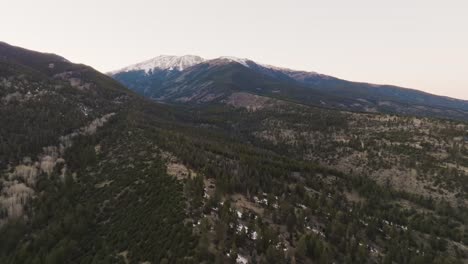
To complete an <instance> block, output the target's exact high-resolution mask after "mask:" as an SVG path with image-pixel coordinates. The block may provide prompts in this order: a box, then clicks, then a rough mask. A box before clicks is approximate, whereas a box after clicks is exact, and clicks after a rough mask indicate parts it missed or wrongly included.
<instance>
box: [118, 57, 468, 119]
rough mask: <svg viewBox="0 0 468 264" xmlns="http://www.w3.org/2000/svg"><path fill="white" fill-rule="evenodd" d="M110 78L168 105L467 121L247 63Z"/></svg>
mask: <svg viewBox="0 0 468 264" xmlns="http://www.w3.org/2000/svg"><path fill="white" fill-rule="evenodd" d="M111 76H112V77H113V78H115V79H116V80H118V81H120V82H122V83H123V84H124V85H126V86H128V87H129V88H131V89H132V90H134V91H136V92H138V93H140V94H142V95H144V96H147V97H150V98H154V99H157V100H162V101H167V102H180V101H183V102H193V103H207V102H219V101H220V100H221V101H222V100H224V99H226V98H227V97H229V96H230V95H231V94H232V92H235V91H244V92H248V93H251V94H254V95H265V96H269V97H274V98H281V99H284V100H292V101H295V102H298V103H302V104H306V105H315V106H322V107H327V108H335V109H342V110H351V111H358V112H385V113H395V114H406V115H420V116H436V117H443V118H455V119H463V120H466V119H467V118H468V102H467V101H463V100H458V99H452V98H447V97H442V96H436V95H432V94H428V93H424V92H421V91H417V90H412V89H405V88H400V87H396V86H390V85H373V84H368V83H357V82H350V81H345V80H341V79H338V78H335V77H331V76H327V75H322V74H318V73H313V72H304V71H295V70H291V69H285V68H279V67H274V66H269V65H263V64H259V63H256V62H254V61H251V60H248V59H237V58H231V57H221V58H218V59H214V60H208V61H203V60H200V62H198V63H195V64H193V65H192V66H190V67H186V68H183V70H177V71H172V70H167V69H162V70H161V69H158V68H156V69H155V70H154V72H149V71H147V70H138V69H135V70H130V69H129V70H125V71H116V72H113V73H111Z"/></svg>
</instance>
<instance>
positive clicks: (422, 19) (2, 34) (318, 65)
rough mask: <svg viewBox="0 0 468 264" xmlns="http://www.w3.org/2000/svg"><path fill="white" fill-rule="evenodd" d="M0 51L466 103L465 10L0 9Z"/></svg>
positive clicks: (314, 6)
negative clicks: (373, 87)
mask: <svg viewBox="0 0 468 264" xmlns="http://www.w3.org/2000/svg"><path fill="white" fill-rule="evenodd" d="M0 6H2V12H1V15H0V41H4V42H7V43H9V44H12V45H16V46H21V47H24V48H28V49H33V50H38V51H44V52H51V53H56V54H59V55H61V56H64V57H66V58H67V59H69V60H71V61H73V62H77V63H84V64H88V65H90V66H93V67H94V68H96V69H97V70H100V71H103V72H107V71H111V70H115V69H119V68H122V67H124V66H127V65H129V64H134V63H137V62H140V61H143V60H147V59H150V58H153V57H155V56H158V55H162V54H164V55H186V54H193V55H199V56H202V57H204V58H208V59H210V58H216V57H219V56H236V57H240V58H249V59H252V60H254V61H257V62H260V63H265V64H271V65H275V66H282V67H288V68H292V69H298V70H307V71H315V72H319V73H323V74H328V75H332V76H336V77H339V78H343V79H347V80H352V81H363V82H370V83H376V84H394V85H399V86H403V87H409V88H415V89H419V90H423V91H427V92H430V93H435V94H439V95H446V96H451V97H456V98H461V99H468V15H467V14H468V1H467V0H444V1H440V0H385V1H384V0H353V1H350V0H327V1H325V0H322V1H318V0H285V1H277V0H185V1H182V0H168V1H162V0H131V1H130V0H112V1H110V0H99V1H98V0H80V1H71V0H41V1H35V0H29V1H25V0H15V1H10V0H0Z"/></svg>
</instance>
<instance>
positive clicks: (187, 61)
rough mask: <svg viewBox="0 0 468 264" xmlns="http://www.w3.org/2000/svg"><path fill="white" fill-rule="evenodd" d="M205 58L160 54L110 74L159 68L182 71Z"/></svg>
mask: <svg viewBox="0 0 468 264" xmlns="http://www.w3.org/2000/svg"><path fill="white" fill-rule="evenodd" d="M204 61H205V59H203V58H202V57H200V56H195V55H184V56H173V55H160V56H157V57H154V58H152V59H149V60H146V61H143V62H140V63H137V64H133V65H130V66H127V67H125V68H122V69H120V70H117V71H114V72H111V74H116V73H120V72H128V71H139V70H143V71H145V72H149V71H151V70H154V69H161V70H177V71H183V70H184V69H186V68H188V67H190V66H193V65H196V64H199V63H202V62H204Z"/></svg>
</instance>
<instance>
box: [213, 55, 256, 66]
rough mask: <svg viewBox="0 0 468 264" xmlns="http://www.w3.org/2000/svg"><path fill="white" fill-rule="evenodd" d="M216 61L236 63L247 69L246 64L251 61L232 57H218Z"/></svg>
mask: <svg viewBox="0 0 468 264" xmlns="http://www.w3.org/2000/svg"><path fill="white" fill-rule="evenodd" d="M218 59H220V60H228V61H230V62H237V63H240V64H242V65H243V66H245V67H247V68H248V67H249V64H248V62H251V60H249V59H245V58H237V57H232V56H223V57H219V58H218Z"/></svg>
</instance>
